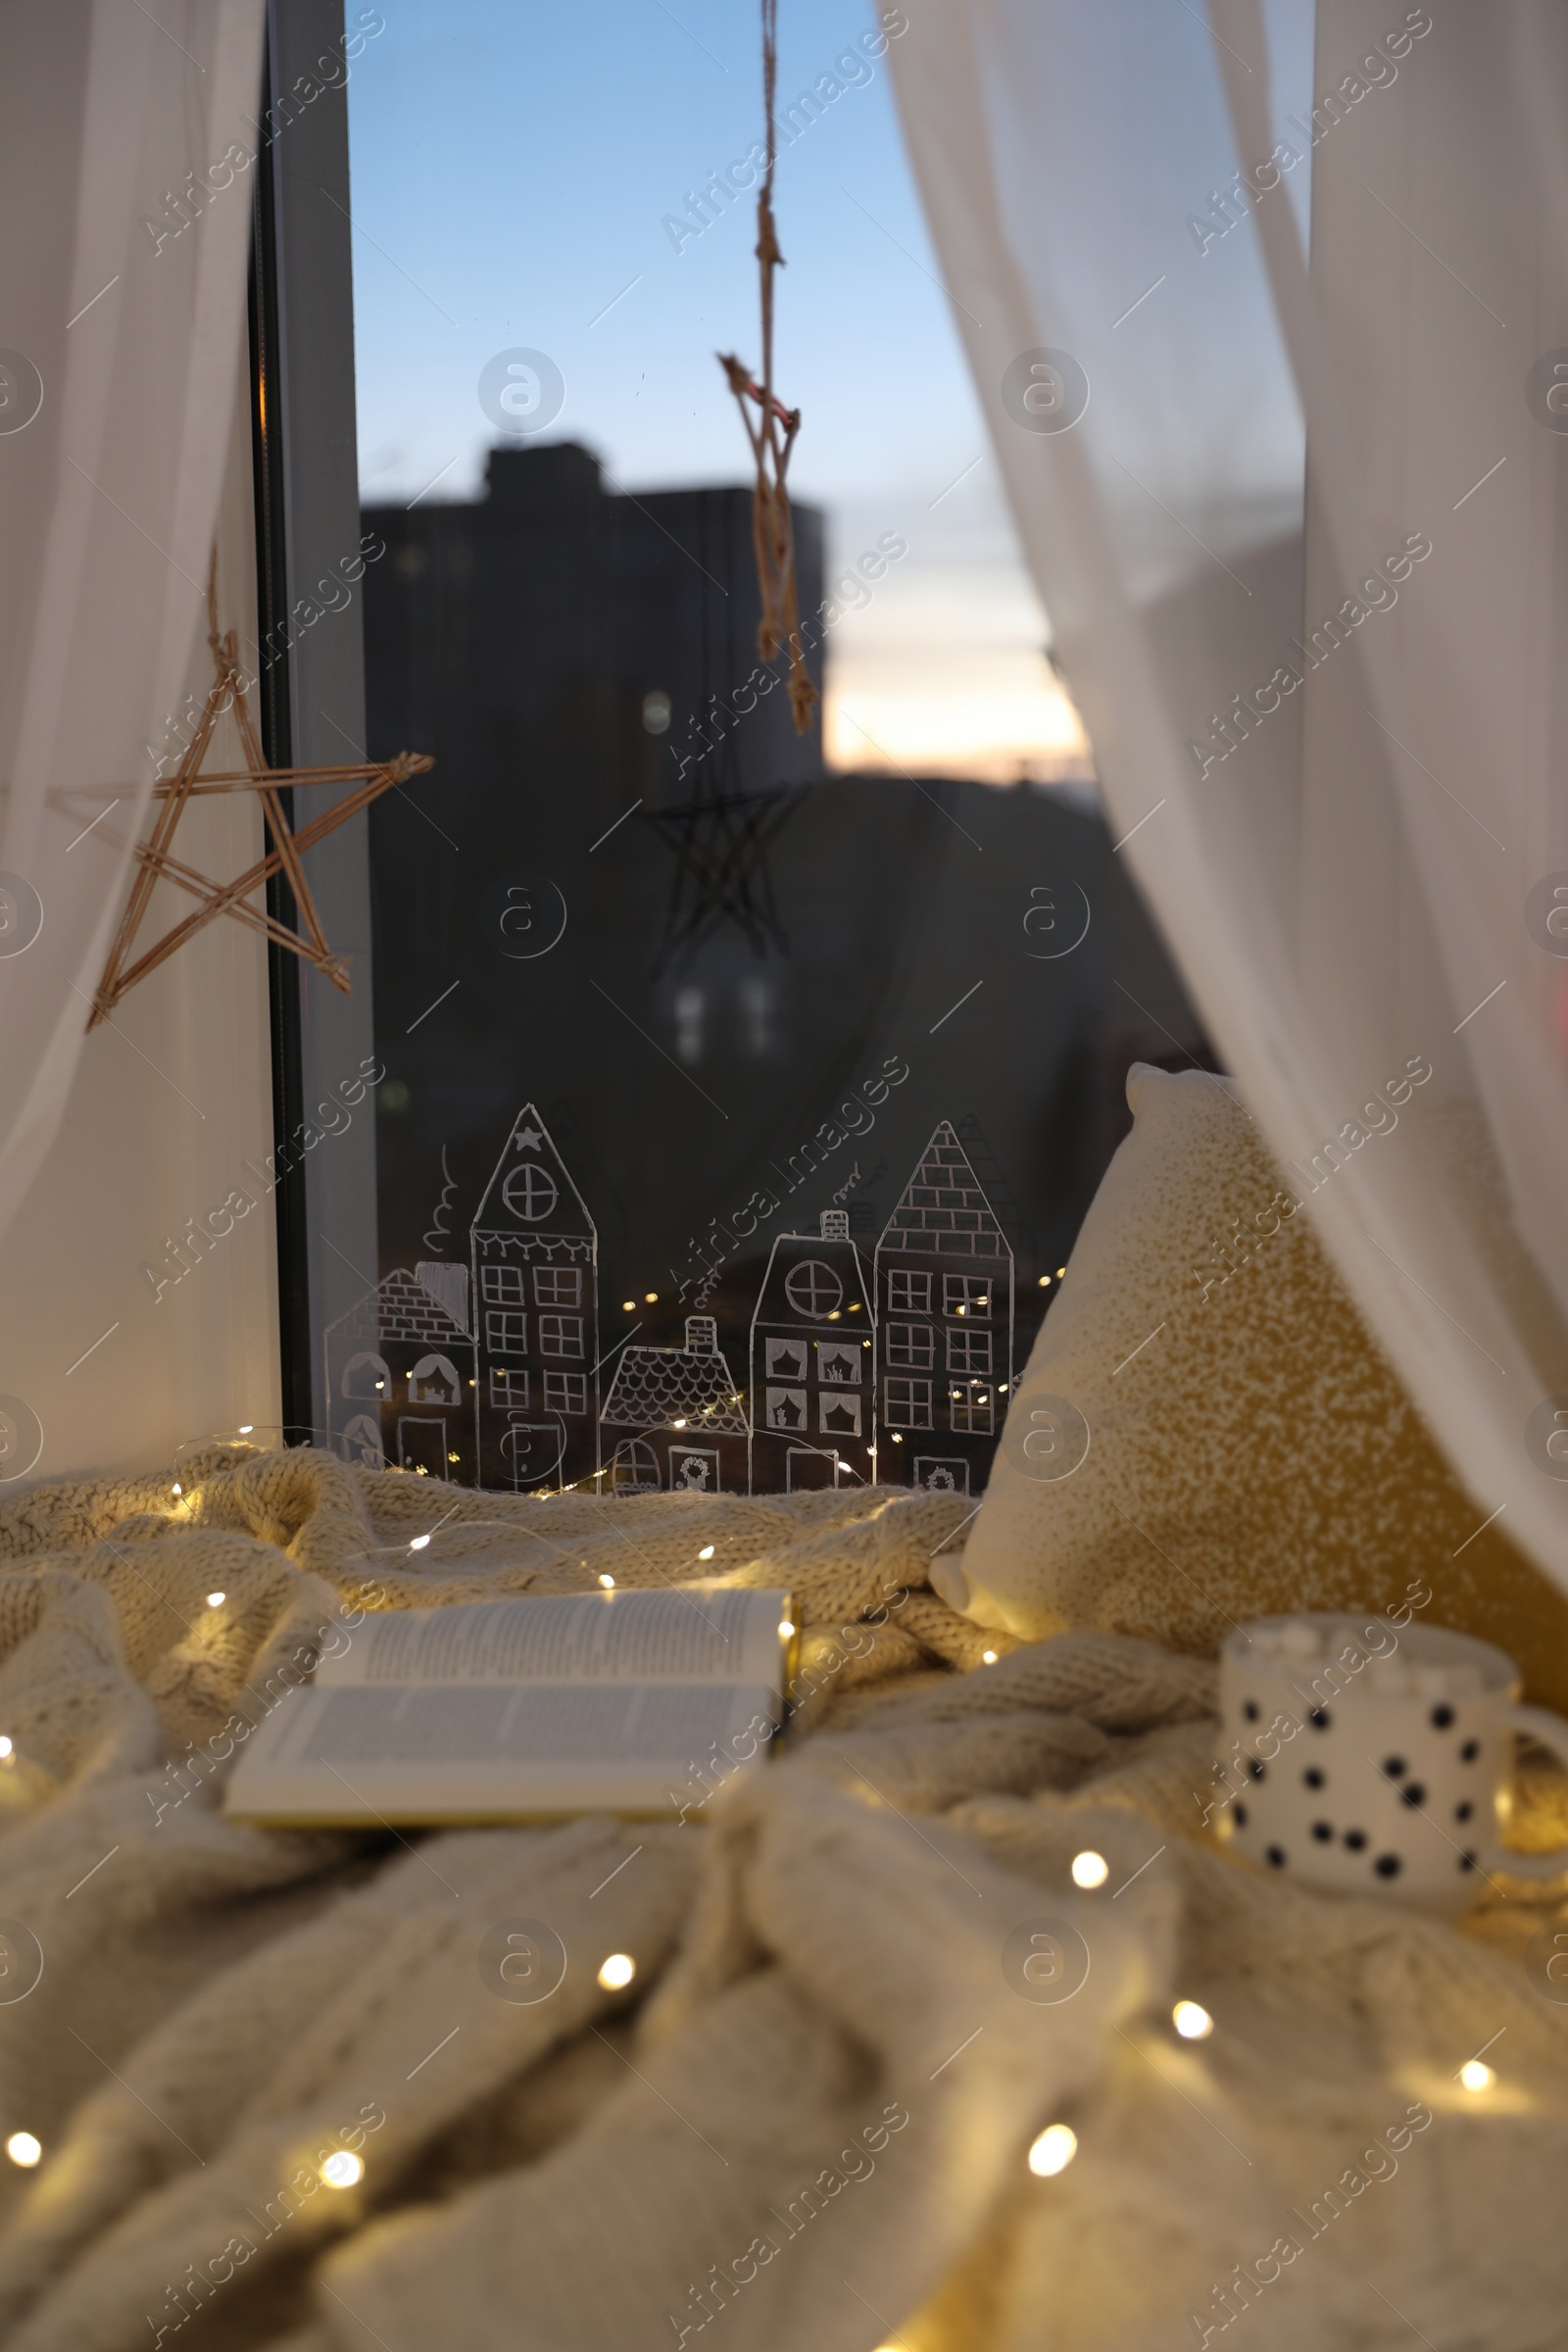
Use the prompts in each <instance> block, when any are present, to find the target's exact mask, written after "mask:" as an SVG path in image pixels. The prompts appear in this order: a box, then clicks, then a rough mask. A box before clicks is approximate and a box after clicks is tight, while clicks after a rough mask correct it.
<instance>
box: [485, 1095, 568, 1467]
mask: <svg viewBox="0 0 1568 2352" xmlns="http://www.w3.org/2000/svg"><path fill="white" fill-rule="evenodd" d="M470 1242H471V1246H472V1259H473V1319H474V1336H475V1339H476V1340H477V1343H478V1386H477V1388H476V1389H475V1392H474V1429H475V1433H476V1441H477V1447H478V1458H479V1484H480V1485H481V1486H485V1487H514V1488H528V1487H543V1486H552V1487H554V1486H567V1485H574V1484H575V1483H576V1482H577V1481H578V1480H579V1479H584V1478H591V1477H592V1476H593V1474H594V1472H595V1470H596V1469H597V1468H598V1465H599V1376H598V1363H599V1235H598V1232H597V1229H596V1228H595V1225H594V1221H593V1219H592V1217H591V1216H590V1215H589V1214H588V1210H587V1206H586V1204H585V1203H584V1201H583V1198H582V1195H581V1194H580V1193H579V1192H578V1190H577V1188H576V1186H575V1185H574V1184H573V1183H572V1181H571V1178H570V1177H569V1176H568V1174H567V1173H566V1168H565V1164H564V1161H563V1159H562V1157H561V1154H560V1152H558V1151H557V1150H556V1147H555V1145H554V1144H553V1143H552V1142H551V1140H550V1136H549V1134H548V1132H547V1130H546V1128H545V1124H544V1121H543V1120H542V1119H541V1118H540V1116H539V1113H538V1111H537V1110H536V1109H535V1107H534V1105H533V1104H532V1103H526V1104H525V1105H524V1106H523V1108H522V1109H521V1110H520V1111H519V1112H518V1114H517V1117H516V1121H515V1125H514V1126H513V1129H512V1133H511V1134H510V1135H509V1136H508V1138H507V1143H506V1149H505V1150H504V1151H503V1152H502V1154H501V1157H500V1158H499V1160H497V1162H496V1166H495V1172H494V1174H493V1175H492V1176H491V1178H490V1182H489V1183H488V1185H487V1186H486V1187H485V1192H484V1198H483V1199H482V1200H481V1201H480V1203H479V1206H478V1209H477V1210H476V1211H475V1214H474V1219H473V1225H472V1229H471V1233H470Z"/></svg>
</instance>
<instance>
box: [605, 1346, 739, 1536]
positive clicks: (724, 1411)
mask: <svg viewBox="0 0 1568 2352" xmlns="http://www.w3.org/2000/svg"><path fill="white" fill-rule="evenodd" d="M600 1422H601V1425H602V1427H603V1430H604V1441H603V1446H602V1453H603V1457H604V1461H605V1466H606V1471H607V1476H606V1478H605V1481H604V1484H603V1486H602V1488H601V1490H600V1492H601V1493H605V1494H610V1495H649V1494H659V1493H662V1492H667V1493H669V1494H673V1495H738V1494H743V1493H744V1492H745V1488H746V1475H747V1436H748V1432H747V1426H746V1414H745V1410H744V1405H743V1399H742V1397H741V1395H740V1392H739V1390H738V1389H737V1388H736V1386H735V1378H734V1375H733V1373H732V1372H731V1371H730V1368H729V1365H728V1362H727V1361H726V1360H725V1357H724V1354H723V1352H722V1350H721V1349H720V1348H719V1345H718V1323H717V1320H716V1318H715V1317H714V1316H712V1315H688V1316H687V1318H686V1345H685V1347H684V1348H623V1349H622V1351H621V1357H620V1363H619V1366H618V1368H617V1370H616V1373H615V1377H614V1379H613V1381H612V1383H611V1385H610V1394H609V1396H608V1397H606V1398H605V1409H604V1411H603V1412H602V1413H601V1415H600Z"/></svg>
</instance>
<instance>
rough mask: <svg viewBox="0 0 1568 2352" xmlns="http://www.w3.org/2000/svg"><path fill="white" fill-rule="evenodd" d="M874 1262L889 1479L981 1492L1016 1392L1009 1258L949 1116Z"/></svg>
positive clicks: (884, 1452)
mask: <svg viewBox="0 0 1568 2352" xmlns="http://www.w3.org/2000/svg"><path fill="white" fill-rule="evenodd" d="M874 1263H875V1270H876V1302H877V1346H878V1353H879V1355H880V1358H881V1361H880V1364H879V1367H878V1375H877V1403H878V1412H879V1419H880V1428H881V1434H882V1441H883V1443H882V1448H881V1474H882V1478H883V1481H884V1483H885V1484H887V1485H896V1486H914V1487H935V1488H939V1489H947V1490H949V1491H956V1493H958V1494H961V1495H978V1494H979V1493H980V1491H981V1489H982V1488H983V1487H984V1485H985V1483H986V1479H987V1476H988V1475H989V1472H990V1468H991V1457H992V1455H993V1454H994V1452H995V1451H996V1443H997V1438H998V1436H999V1434H1000V1432H1001V1429H1002V1424H1003V1421H1004V1420H1005V1417H1006V1409H1007V1399H1008V1397H1009V1396H1010V1394H1011V1385H1012V1346H1013V1256H1012V1250H1011V1249H1010V1248H1009V1247H1008V1244H1007V1237H1006V1235H1005V1233H1004V1232H1003V1230H1002V1227H1001V1225H1000V1224H999V1223H998V1221H997V1218H996V1215H995V1213H994V1212H993V1210H992V1207H991V1203H990V1201H988V1200H987V1199H986V1196H985V1194H984V1192H983V1191H982V1190H981V1186H980V1180H979V1178H978V1177H977V1176H976V1174H975V1172H974V1169H973V1168H972V1167H971V1166H970V1164H969V1160H968V1157H967V1155H966V1153H965V1152H964V1149H963V1146H962V1145H961V1144H960V1143H959V1141H958V1138H957V1136H956V1133H955V1131H954V1128H953V1126H952V1124H951V1123H950V1121H948V1120H947V1119H944V1120H943V1121H942V1122H941V1124H940V1126H939V1127H938V1128H937V1130H936V1132H935V1134H934V1135H933V1136H932V1138H931V1141H930V1142H929V1143H928V1144H927V1146H926V1148H925V1150H924V1152H922V1153H921V1155H920V1160H919V1164H918V1166H917V1167H916V1168H915V1171H914V1173H913V1175H912V1176H911V1177H910V1178H909V1181H908V1183H907V1185H906V1187H905V1189H904V1195H903V1198H902V1199H901V1200H900V1201H899V1204H898V1206H897V1207H896V1208H895V1209H894V1211H893V1214H892V1216H891V1217H890V1218H889V1219H888V1222H887V1225H886V1227H885V1228H884V1230H883V1234H882V1238H881V1240H880V1241H879V1242H878V1244H877V1246H876V1256H875V1260H874Z"/></svg>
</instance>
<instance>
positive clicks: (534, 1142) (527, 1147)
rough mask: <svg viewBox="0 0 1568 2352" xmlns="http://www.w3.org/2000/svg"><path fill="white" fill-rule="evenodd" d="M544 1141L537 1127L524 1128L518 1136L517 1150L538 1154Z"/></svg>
mask: <svg viewBox="0 0 1568 2352" xmlns="http://www.w3.org/2000/svg"><path fill="white" fill-rule="evenodd" d="M543 1140H544V1139H543V1137H542V1136H541V1135H540V1133H539V1130H538V1128H537V1127H524V1128H522V1129H521V1130H520V1131H519V1133H518V1136H517V1150H518V1151H519V1152H537V1151H538V1149H539V1146H540V1144H541V1143H542V1142H543Z"/></svg>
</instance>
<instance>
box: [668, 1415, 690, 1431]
mask: <svg viewBox="0 0 1568 2352" xmlns="http://www.w3.org/2000/svg"><path fill="white" fill-rule="evenodd" d="M669 1426H670V1428H671V1429H684V1428H685V1426H686V1422H685V1418H684V1416H682V1418H681V1419H680V1420H679V1421H672V1422H671V1423H670V1425H669Z"/></svg>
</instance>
